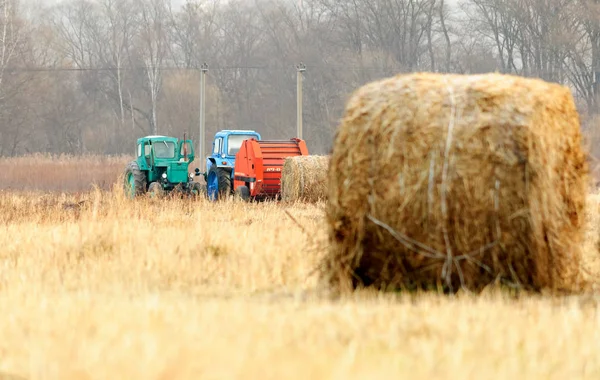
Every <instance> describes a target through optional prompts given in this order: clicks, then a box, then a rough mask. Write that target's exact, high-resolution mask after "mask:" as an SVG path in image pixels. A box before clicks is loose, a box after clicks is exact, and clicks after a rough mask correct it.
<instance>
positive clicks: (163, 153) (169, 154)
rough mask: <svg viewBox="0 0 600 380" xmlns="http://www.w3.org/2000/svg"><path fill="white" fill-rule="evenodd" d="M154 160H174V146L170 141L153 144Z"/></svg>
mask: <svg viewBox="0 0 600 380" xmlns="http://www.w3.org/2000/svg"><path fill="white" fill-rule="evenodd" d="M154 156H155V157H156V158H175V144H174V143H173V142H172V141H157V142H155V143H154Z"/></svg>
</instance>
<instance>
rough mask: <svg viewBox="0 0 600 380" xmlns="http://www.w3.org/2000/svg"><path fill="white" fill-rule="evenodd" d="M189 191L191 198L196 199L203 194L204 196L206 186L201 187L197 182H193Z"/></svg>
mask: <svg viewBox="0 0 600 380" xmlns="http://www.w3.org/2000/svg"><path fill="white" fill-rule="evenodd" d="M190 191H191V193H192V198H194V199H198V198H200V197H201V196H203V195H204V194H206V185H202V184H200V183H198V182H194V183H193V184H192V187H191V189H190Z"/></svg>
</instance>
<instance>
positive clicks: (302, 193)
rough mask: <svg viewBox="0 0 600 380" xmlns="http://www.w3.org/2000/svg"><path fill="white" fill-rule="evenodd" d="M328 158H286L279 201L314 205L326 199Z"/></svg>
mask: <svg viewBox="0 0 600 380" xmlns="http://www.w3.org/2000/svg"><path fill="white" fill-rule="evenodd" d="M328 166H329V156H294V157H287V158H286V159H285V162H284V164H283V169H282V171H281V199H282V200H283V201H286V202H295V201H302V202H312V203H316V202H319V201H323V200H325V199H326V198H327V168H328Z"/></svg>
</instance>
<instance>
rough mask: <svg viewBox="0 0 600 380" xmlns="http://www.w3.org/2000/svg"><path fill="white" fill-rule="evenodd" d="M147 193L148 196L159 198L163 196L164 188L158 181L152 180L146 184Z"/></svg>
mask: <svg viewBox="0 0 600 380" xmlns="http://www.w3.org/2000/svg"><path fill="white" fill-rule="evenodd" d="M148 195H149V196H150V198H158V199H160V198H162V197H164V195H165V189H163V187H162V186H161V184H160V183H158V182H152V183H150V186H148Z"/></svg>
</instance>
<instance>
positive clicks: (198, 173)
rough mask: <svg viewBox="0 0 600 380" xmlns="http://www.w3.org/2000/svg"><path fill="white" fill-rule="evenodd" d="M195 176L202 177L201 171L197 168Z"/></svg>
mask: <svg viewBox="0 0 600 380" xmlns="http://www.w3.org/2000/svg"><path fill="white" fill-rule="evenodd" d="M194 174H196V176H199V175H200V169H198V168H196V169H195V170H194Z"/></svg>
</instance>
